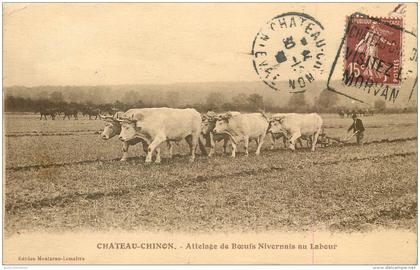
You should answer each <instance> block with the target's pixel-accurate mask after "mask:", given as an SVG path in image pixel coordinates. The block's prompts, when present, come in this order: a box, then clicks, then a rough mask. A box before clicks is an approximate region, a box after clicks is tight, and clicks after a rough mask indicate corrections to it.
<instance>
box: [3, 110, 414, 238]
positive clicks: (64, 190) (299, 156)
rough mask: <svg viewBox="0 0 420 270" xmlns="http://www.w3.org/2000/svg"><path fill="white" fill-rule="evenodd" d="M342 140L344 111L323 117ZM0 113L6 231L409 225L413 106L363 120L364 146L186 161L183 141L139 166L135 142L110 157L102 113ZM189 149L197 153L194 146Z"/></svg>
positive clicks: (279, 147)
mask: <svg viewBox="0 0 420 270" xmlns="http://www.w3.org/2000/svg"><path fill="white" fill-rule="evenodd" d="M322 116H323V119H324V126H325V132H326V134H327V135H328V136H331V137H345V135H346V130H347V128H348V126H350V124H351V123H352V120H351V119H349V118H344V119H342V118H339V117H338V116H336V115H322ZM79 119H80V120H73V119H72V120H67V119H66V120H54V121H52V120H50V119H49V120H47V121H45V120H42V121H40V120H39V116H38V115H24V114H9V115H8V114H6V116H5V123H4V125H5V144H4V145H5V156H6V162H5V176H6V181H5V187H6V188H5V219H4V222H5V233H6V235H11V234H14V233H23V232H28V231H50V232H53V231H54V232H57V231H68V230H72V231H77V230H86V229H88V230H101V231H103V230H114V229H117V230H119V229H123V230H152V231H159V230H164V231H186V232H192V231H206V232H209V231H223V232H227V231H265V230H282V231H304V230H312V229H316V230H330V231H355V230H371V229H375V228H404V229H409V230H413V231H414V230H415V229H416V228H415V226H416V213H417V194H416V192H417V115H416V114H398V115H397V114H396V115H375V116H369V117H363V118H362V119H363V121H364V124H365V127H366V129H367V130H366V132H365V142H366V144H365V145H364V146H358V145H355V144H354V141H355V138H353V139H352V140H351V141H350V142H349V143H347V144H345V145H340V146H330V147H325V148H320V147H318V148H317V150H316V151H315V152H310V151H309V149H307V148H304V149H298V150H297V151H295V152H291V151H290V150H286V149H284V148H283V143H282V142H276V148H275V149H274V150H270V149H269V148H270V143H269V140H268V138H266V142H265V144H264V147H263V151H262V153H261V156H255V155H254V154H253V152H252V151H253V150H255V143H254V142H251V143H250V150H251V151H250V156H248V157H245V156H244V155H243V145H242V144H241V145H240V146H239V147H238V151H239V153H238V155H237V157H236V158H235V159H232V158H231V157H230V156H223V155H222V153H221V152H222V143H220V144H217V145H216V155H215V156H214V157H212V158H208V157H205V156H198V158H197V160H196V161H195V162H194V163H192V164H191V163H189V162H188V146H187V144H186V143H185V142H181V143H179V145H175V147H174V154H175V156H174V158H173V159H168V158H166V157H167V147H166V144H162V157H163V159H162V163H161V164H145V163H144V157H145V153H144V152H143V150H142V147H141V145H136V146H132V147H130V149H129V155H130V156H131V159H129V161H128V162H120V161H119V159H120V157H121V142H120V141H118V139H117V138H113V139H111V140H109V141H103V140H101V139H100V138H99V135H98V134H97V131H99V130H100V129H102V127H103V122H102V121H101V120H88V119H83V117H80V118H79ZM197 151H198V150H197Z"/></svg>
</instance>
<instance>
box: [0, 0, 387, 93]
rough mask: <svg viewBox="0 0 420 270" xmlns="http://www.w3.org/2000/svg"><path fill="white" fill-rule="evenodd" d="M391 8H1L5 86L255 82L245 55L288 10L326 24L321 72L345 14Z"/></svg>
mask: <svg viewBox="0 0 420 270" xmlns="http://www.w3.org/2000/svg"><path fill="white" fill-rule="evenodd" d="M394 6H395V4H392V3H391V4H380V6H379V5H375V4H370V5H367V6H366V5H365V6H364V7H361V5H360V4H355V5H352V4H342V6H340V7H341V8H337V6H334V4H310V3H306V4H293V5H291V4H287V3H286V4H285V3H283V4H214V3H213V4H191V3H190V4H154V3H153V4H152V3H143V4H134V3H131V4H80V3H79V4H51V3H49V4H29V5H28V4H4V5H3V19H4V28H3V39H4V48H3V49H4V52H3V57H4V58H3V59H4V69H3V72H4V74H3V84H4V86H12V85H24V86H38V85H109V84H113V85H115V84H170V83H177V82H207V81H258V80H260V78H259V77H258V75H257V74H256V73H255V71H254V69H253V66H252V56H251V55H250V52H251V49H252V42H253V40H254V37H255V36H256V34H257V33H258V31H259V30H260V29H261V27H262V26H263V25H264V24H266V23H267V22H268V21H269V20H270V19H271V18H273V17H275V16H277V15H279V14H281V13H284V12H289V11H298V12H306V13H308V14H310V15H311V16H313V17H316V18H317V19H318V20H319V21H320V22H321V23H322V24H323V25H324V27H325V33H324V35H325V37H326V38H327V40H328V43H327V46H326V51H327V54H328V55H329V57H327V58H326V60H325V61H326V62H325V67H326V69H327V68H328V66H329V65H331V61H332V59H333V57H334V56H335V53H336V51H337V48H338V45H339V42H340V37H341V36H342V35H343V30H344V27H345V16H346V15H349V14H351V13H352V12H354V11H364V12H370V14H378V15H381V14H382V15H383V14H386V13H387V12H388V11H390V10H392V8H393V7H394ZM332 14H333V15H332ZM326 71H328V70H326ZM325 74H327V72H325ZM325 76H327V75H325ZM287 78H288V76H287V74H285V75H284V80H287ZM323 79H326V77H325V78H323Z"/></svg>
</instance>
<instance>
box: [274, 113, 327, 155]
mask: <svg viewBox="0 0 420 270" xmlns="http://www.w3.org/2000/svg"><path fill="white" fill-rule="evenodd" d="M322 124H323V121H322V118H321V116H319V114H317V113H310V114H297V113H278V114H274V115H273V116H272V118H271V120H270V129H269V132H271V133H273V134H276V133H281V132H287V134H288V137H289V138H290V144H289V148H290V149H292V150H295V142H296V140H297V139H299V138H301V137H302V136H303V137H308V136H310V137H311V138H312V149H311V150H312V151H315V145H316V143H317V140H318V136H319V135H320V134H321V132H322Z"/></svg>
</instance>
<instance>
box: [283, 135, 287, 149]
mask: <svg viewBox="0 0 420 270" xmlns="http://www.w3.org/2000/svg"><path fill="white" fill-rule="evenodd" d="M283 145H284V148H287V136H286V135H283Z"/></svg>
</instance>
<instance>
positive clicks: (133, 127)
mask: <svg viewBox="0 0 420 270" xmlns="http://www.w3.org/2000/svg"><path fill="white" fill-rule="evenodd" d="M118 121H120V123H121V132H120V136H119V137H118V138H119V139H120V140H121V141H123V142H126V141H130V140H133V139H135V138H136V134H137V128H139V125H138V120H135V119H133V117H131V118H130V117H121V118H120V119H119V120H118Z"/></svg>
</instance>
